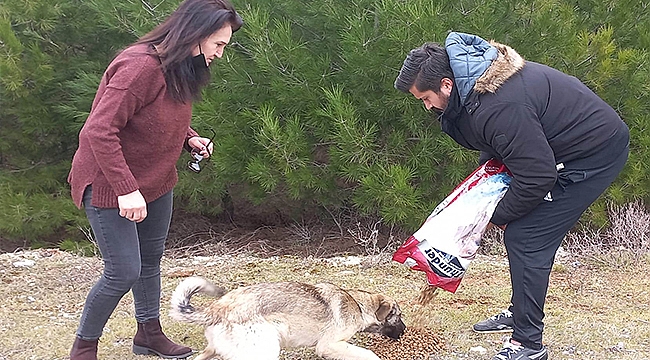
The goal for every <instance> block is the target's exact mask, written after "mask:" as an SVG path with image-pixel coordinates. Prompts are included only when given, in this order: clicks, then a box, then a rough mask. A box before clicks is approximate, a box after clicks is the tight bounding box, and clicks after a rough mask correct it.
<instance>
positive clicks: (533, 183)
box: [395, 32, 629, 360]
mask: <svg viewBox="0 0 650 360" xmlns="http://www.w3.org/2000/svg"><path fill="white" fill-rule="evenodd" d="M395 87H396V88H397V89H398V90H400V91H403V92H406V93H411V94H413V96H415V97H416V98H417V99H420V100H422V101H423V102H424V105H425V107H426V108H427V110H432V109H433V110H434V111H436V112H438V113H439V114H440V118H439V119H440V123H441V126H442V130H443V131H444V132H445V133H447V134H448V135H449V136H451V137H452V138H453V139H454V140H455V141H456V142H458V143H459V144H460V145H462V146H464V147H466V148H468V149H473V150H479V151H480V152H481V155H480V161H481V162H484V161H487V160H488V159H490V158H496V159H499V160H501V161H502V162H503V163H504V164H505V165H506V166H507V167H508V169H509V170H510V171H511V172H512V175H513V180H512V182H511V184H510V188H509V189H508V191H507V192H506V194H505V196H504V197H503V199H502V200H501V201H500V202H499V204H498V205H497V207H496V209H495V211H494V214H493V216H492V218H491V223H492V224H494V225H496V226H499V227H501V228H502V229H504V230H505V233H504V242H505V245H506V250H507V252H508V260H509V263H510V276H511V282H512V298H511V303H512V305H511V307H510V309H509V310H508V311H507V312H504V313H503V314H500V316H495V317H492V318H491V319H488V320H487V321H484V322H481V323H479V324H477V325H475V327H474V329H475V330H476V331H485V332H487V331H499V330H509V329H510V327H511V328H512V329H513V334H512V338H511V339H510V340H509V341H508V342H506V344H505V345H504V348H503V350H501V351H500V352H499V353H498V354H497V355H496V356H495V357H494V360H508V359H521V360H525V359H535V360H544V359H547V358H548V354H547V351H546V348H545V347H544V346H543V344H542V332H543V328H544V323H543V321H542V320H543V318H544V302H545V298H546V291H547V288H548V280H549V275H550V271H551V267H552V265H553V261H554V257H555V252H556V251H557V249H558V248H559V246H560V245H561V243H562V239H563V238H564V236H565V234H566V233H567V231H569V229H571V227H573V226H574V225H575V223H576V222H577V221H578V219H579V218H580V216H581V215H582V213H583V212H584V211H585V210H586V209H587V208H588V207H589V205H591V204H592V203H593V202H594V201H595V200H596V199H597V198H598V196H600V194H602V193H603V192H604V191H605V189H606V188H607V187H608V186H609V185H610V184H611V183H612V181H614V179H615V178H616V177H617V175H618V174H619V172H620V171H621V170H622V169H623V167H624V165H625V162H626V160H627V155H628V151H629V130H628V128H627V126H626V125H625V123H624V122H623V121H622V120H621V119H620V117H619V116H618V115H617V114H616V112H615V111H614V109H612V108H611V107H610V106H609V105H607V104H606V103H605V102H604V101H603V100H602V99H600V98H599V97H598V96H597V95H596V94H594V93H593V92H592V91H591V90H589V88H587V87H586V86H585V85H584V84H582V83H581V82H580V81H579V80H578V79H576V78H575V77H572V76H569V75H566V74H564V73H562V72H560V71H557V70H555V69H552V68H550V67H548V66H545V65H541V64H537V63H534V62H531V61H525V60H524V59H523V58H522V57H521V56H520V55H519V54H517V52H516V51H514V50H513V49H512V48H510V47H509V46H506V45H503V44H499V43H496V42H487V41H485V40H483V39H481V38H480V37H478V36H475V35H468V34H462V33H455V32H452V33H450V34H449V36H448V37H447V39H446V41H445V46H444V47H442V46H440V45H438V44H435V43H426V44H424V45H422V46H421V47H419V48H416V49H413V50H411V52H410V53H409V54H408V56H407V58H406V60H405V61H404V64H403V66H402V69H401V70H400V73H399V76H398V77H397V79H396V81H395ZM504 320H505V321H504Z"/></svg>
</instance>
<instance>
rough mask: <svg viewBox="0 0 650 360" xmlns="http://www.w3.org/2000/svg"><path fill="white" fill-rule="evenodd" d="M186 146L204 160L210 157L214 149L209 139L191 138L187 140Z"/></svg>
mask: <svg viewBox="0 0 650 360" xmlns="http://www.w3.org/2000/svg"><path fill="white" fill-rule="evenodd" d="M187 144H188V145H189V146H190V147H191V148H192V149H195V150H196V151H197V152H198V153H199V154H201V156H203V157H204V158H209V157H210V155H212V150H213V149H214V146H213V144H212V142H211V141H210V139H208V138H204V137H199V136H193V137H191V138H189V139H188V140H187Z"/></svg>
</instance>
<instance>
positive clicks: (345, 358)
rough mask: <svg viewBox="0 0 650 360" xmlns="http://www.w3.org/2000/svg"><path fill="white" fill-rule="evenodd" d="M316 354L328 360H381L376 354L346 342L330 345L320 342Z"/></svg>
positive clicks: (330, 343) (331, 343)
mask: <svg viewBox="0 0 650 360" xmlns="http://www.w3.org/2000/svg"><path fill="white" fill-rule="evenodd" d="M316 354H317V355H318V356H322V357H324V358H326V359H336V360H381V359H380V358H379V356H377V355H375V353H374V352H372V351H370V350H368V349H364V348H362V347H358V346H355V345H352V344H348V343H347V342H345V341H336V342H329V343H326V342H323V341H320V342H319V343H318V344H317V345H316Z"/></svg>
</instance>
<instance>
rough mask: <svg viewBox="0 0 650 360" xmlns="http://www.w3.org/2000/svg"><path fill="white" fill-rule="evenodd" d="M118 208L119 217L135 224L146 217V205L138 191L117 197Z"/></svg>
mask: <svg viewBox="0 0 650 360" xmlns="http://www.w3.org/2000/svg"><path fill="white" fill-rule="evenodd" d="M117 204H118V205H119V207H120V216H121V217H123V218H126V219H128V220H131V221H135V222H137V223H139V222H141V221H142V220H144V218H146V217H147V203H146V202H145V201H144V197H143V196H142V194H141V193H140V190H136V191H134V192H131V193H128V194H126V195H121V196H118V197H117Z"/></svg>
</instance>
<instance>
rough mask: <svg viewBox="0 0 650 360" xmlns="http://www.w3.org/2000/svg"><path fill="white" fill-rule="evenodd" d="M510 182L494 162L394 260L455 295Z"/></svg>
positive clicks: (439, 208) (469, 181) (450, 198)
mask: <svg viewBox="0 0 650 360" xmlns="http://www.w3.org/2000/svg"><path fill="white" fill-rule="evenodd" d="M511 179H512V178H511V176H510V174H509V172H508V169H507V168H506V166H505V165H503V164H502V163H501V162H499V161H497V160H495V159H492V160H489V161H488V162H486V163H485V164H483V165H481V166H480V167H479V168H478V169H476V170H475V171H474V172H473V173H472V174H471V175H470V176H468V177H467V178H466V179H465V180H463V182H461V183H460V184H459V185H458V186H457V187H456V189H454V191H452V193H451V194H449V196H447V198H445V199H444V200H443V201H442V202H441V203H440V204H439V205H438V206H437V207H436V208H435V209H434V210H433V212H432V213H431V215H429V217H428V218H427V219H426V221H425V222H424V224H423V225H422V226H421V227H420V229H418V231H416V232H415V233H414V234H413V235H411V236H410V237H409V238H408V239H407V240H406V241H405V242H404V244H402V246H400V247H399V248H398V249H397V250H396V251H395V254H393V260H395V261H397V262H399V263H402V264H405V265H407V266H409V267H410V268H411V269H413V270H420V271H424V272H425V273H426V275H427V281H428V283H429V285H430V286H433V287H439V288H442V289H444V290H447V291H449V292H452V293H453V292H456V289H457V288H458V285H459V284H460V281H461V279H462V277H463V275H464V274H465V271H466V270H467V268H468V266H469V264H470V263H471V261H472V260H473V259H474V257H475V256H476V252H477V251H478V247H479V245H480V241H481V237H482V236H483V233H484V232H485V229H486V228H487V225H488V223H489V222H490V219H491V218H492V213H493V212H494V209H495V208H496V206H497V203H498V202H499V200H501V198H502V197H503V195H504V194H505V192H506V190H507V189H508V186H509V185H510V180H511Z"/></svg>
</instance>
